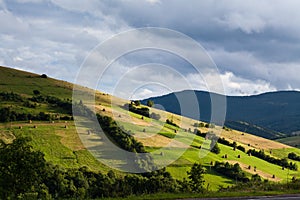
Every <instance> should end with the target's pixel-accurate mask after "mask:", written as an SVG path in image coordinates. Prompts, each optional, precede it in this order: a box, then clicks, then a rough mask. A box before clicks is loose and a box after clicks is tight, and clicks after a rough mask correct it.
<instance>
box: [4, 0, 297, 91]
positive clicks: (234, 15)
mask: <svg viewBox="0 0 300 200" xmlns="http://www.w3.org/2000/svg"><path fill="white" fill-rule="evenodd" d="M299 7H300V2H299V1H296V0H287V1H281V0H272V1H270V0H246V1H239V0H231V1H225V0H201V1H198V0H189V1H181V0H173V1H162V0H120V1H111V0H103V1H98V0H90V1H85V2H84V3H83V2H82V1H79V0H45V1H43V0H11V1H8V0H7V1H3V0H0V25H1V27H2V30H1V33H0V42H1V46H0V64H2V65H10V66H14V67H18V68H22V69H26V70H30V71H34V72H38V73H42V72H44V71H46V72H47V73H49V74H50V75H53V76H55V77H57V78H61V79H67V80H69V81H73V80H74V77H75V74H76V72H77V70H78V69H79V66H80V65H81V63H82V62H83V60H84V58H85V56H86V55H88V54H89V51H90V50H91V49H92V48H93V47H95V46H96V45H97V44H99V43H100V42H103V41H104V40H106V39H108V38H109V37H111V36H112V35H114V34H117V33H119V32H120V31H124V30H129V29H132V28H139V27H147V26H148V27H149V26H158V27H164V28H170V29H174V30H176V31H180V32H182V33H184V34H186V35H188V36H190V37H191V38H193V39H194V40H196V41H198V42H199V43H200V44H201V45H203V46H204V47H205V48H206V50H207V51H208V53H209V54H210V55H211V56H212V58H213V60H214V61H215V62H216V64H217V66H218V67H219V69H220V72H221V75H220V76H221V77H222V78H223V79H224V84H226V85H225V87H226V88H227V89H226V91H227V93H230V94H253V93H260V92H266V91H270V90H282V89H299V88H300V79H299V78H298V76H297V74H298V73H299V71H300V56H299V52H300V25H299V19H300V12H299ZM161 37H163V36H161ZM190 51H191V52H193V50H192V49H191V50H190ZM147 56H148V58H147ZM149 57H151V59H149ZM143 62H144V63H149V62H161V63H162V64H169V65H170V66H173V67H174V68H175V69H180V70H181V71H182V72H183V73H184V74H185V75H186V76H187V77H189V78H191V79H192V80H193V81H194V86H195V89H203V88H201V87H198V88H197V85H201V84H198V82H197V81H198V80H197V78H199V77H197V76H195V75H194V74H193V73H192V71H190V70H189V69H188V68H189V66H188V64H187V63H185V62H183V61H180V60H179V59H178V58H174V57H172V56H164V55H162V54H160V53H149V52H144V54H143V53H140V54H135V55H132V56H130V55H129V56H127V57H126V56H125V57H124V58H123V60H122V59H121V60H120V62H119V64H120V67H123V68H126V66H128V65H134V64H141V63H143ZM123 65H124V66H123ZM28 66H30V68H29V67H28ZM59 69H64V70H59ZM66 71H70V73H66ZM120 71H122V70H120ZM149 73H150V72H149ZM154 76H155V75H154V74H153V77H154ZM207 76H208V77H210V76H212V77H213V76H214V75H207ZM153 79H155V78H153ZM169 81H173V80H172V77H169ZM106 87H109V86H106ZM251 88H253V89H251ZM180 89H182V88H180ZM147 91H148V90H147ZM148 93H149V92H148ZM155 94H157V92H156V93H155Z"/></svg>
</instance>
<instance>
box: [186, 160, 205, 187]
mask: <svg viewBox="0 0 300 200" xmlns="http://www.w3.org/2000/svg"><path fill="white" fill-rule="evenodd" d="M187 174H188V178H189V180H190V181H189V184H190V187H191V189H192V191H194V192H203V191H204V187H203V186H204V182H205V181H204V177H203V175H204V174H205V169H204V168H203V167H202V165H201V164H197V163H194V164H193V166H192V168H191V171H188V172H187Z"/></svg>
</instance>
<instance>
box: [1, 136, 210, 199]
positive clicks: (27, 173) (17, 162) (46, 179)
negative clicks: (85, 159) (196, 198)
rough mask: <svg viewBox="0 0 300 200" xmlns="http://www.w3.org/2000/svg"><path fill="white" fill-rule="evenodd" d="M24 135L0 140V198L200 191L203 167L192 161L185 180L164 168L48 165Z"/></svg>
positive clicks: (82, 197) (83, 196)
mask: <svg viewBox="0 0 300 200" xmlns="http://www.w3.org/2000/svg"><path fill="white" fill-rule="evenodd" d="M29 142H30V140H29V139H28V138H21V137H17V138H16V139H15V140H14V141H13V142H12V143H10V144H6V143H4V142H2V141H1V142H0V154H1V157H0V177H1V178H0V199H19V198H25V199H61V198H63V199H71V198H76V199H87V198H92V199H93V198H102V197H126V196H129V195H143V194H153V193H158V192H159V193H177V192H178V193H179V192H203V191H204V187H203V184H204V180H203V174H204V173H205V169H204V168H203V167H202V166H201V165H200V164H194V165H193V166H192V168H191V170H190V171H189V172H187V173H188V180H183V181H181V180H176V179H174V178H173V177H172V176H171V174H170V173H169V172H167V171H166V169H165V168H163V169H161V170H156V171H152V172H148V173H144V174H122V175H120V174H116V173H115V172H113V171H109V172H108V173H100V172H95V171H90V170H89V169H88V168H87V167H81V168H79V169H65V168H61V167H60V166H57V165H52V164H51V163H49V162H47V161H46V160H45V159H44V154H43V153H41V152H40V151H33V149H32V146H31V145H29Z"/></svg>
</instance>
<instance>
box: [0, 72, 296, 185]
mask: <svg viewBox="0 0 300 200" xmlns="http://www.w3.org/2000/svg"><path fill="white" fill-rule="evenodd" d="M72 89H73V87H72V84H70V83H67V82H64V81H58V80H55V79H51V78H41V76H40V75H36V74H31V73H27V72H22V71H17V70H13V69H9V68H3V67H1V68H0V93H1V92H8V93H10V92H14V93H16V94H18V95H20V96H22V98H24V99H25V100H28V99H30V98H32V97H34V96H35V94H34V93H33V90H38V91H39V92H40V94H41V95H42V96H54V97H56V98H59V99H61V100H64V101H66V102H69V101H70V99H71V98H72ZM82 90H85V91H87V89H86V88H82ZM68 99H69V100H68ZM95 100H96V105H95V109H96V111H97V112H98V113H100V114H101V115H107V116H112V117H113V118H114V120H116V121H117V123H118V125H119V126H123V127H124V129H126V130H128V131H129V130H130V132H131V133H132V135H133V136H134V137H135V138H136V139H137V140H138V141H140V142H142V143H143V144H144V146H146V149H147V150H148V151H149V152H151V153H152V155H153V157H154V158H155V161H156V162H157V163H159V162H160V161H168V160H172V158H176V157H177V156H178V155H180V154H181V153H182V155H181V156H179V158H176V159H174V162H171V164H170V165H169V166H168V167H167V171H169V172H170V173H171V174H172V175H173V176H174V177H175V178H178V179H183V178H187V173H186V171H187V170H189V169H190V168H191V166H192V165H193V163H195V162H197V163H202V164H203V165H204V166H205V167H206V170H207V174H206V175H205V180H206V187H208V188H209V189H211V190H217V189H218V187H219V185H222V186H225V187H226V186H229V185H232V184H235V182H236V180H232V179H229V178H227V177H225V176H223V175H221V174H219V173H217V172H215V171H214V170H213V169H212V167H211V162H213V163H214V162H216V161H224V162H225V161H228V162H230V163H232V164H233V163H239V164H240V166H241V167H242V169H243V170H244V171H245V172H246V174H247V175H248V176H249V177H250V176H251V175H252V174H256V173H257V174H259V175H260V176H262V177H263V178H265V179H268V180H270V181H277V182H278V181H286V178H287V177H288V179H291V178H292V177H293V176H295V177H300V171H299V170H298V171H291V170H286V169H285V170H282V168H281V167H280V166H277V165H274V164H271V163H268V162H266V161H264V160H261V159H258V158H256V157H254V156H248V155H247V154H246V153H244V152H242V151H240V150H235V151H234V150H233V148H232V147H229V146H225V145H222V144H219V147H220V149H221V153H220V154H218V155H217V154H214V153H211V152H208V151H207V150H206V149H205V148H206V147H207V145H209V143H208V144H207V142H208V141H207V140H205V139H204V138H202V137H200V136H196V135H195V134H193V133H192V132H193V131H194V129H195V127H194V124H195V123H199V121H196V120H193V119H189V118H187V117H182V116H179V115H176V114H173V113H169V112H164V111H162V110H157V109H155V108H150V113H156V114H159V115H160V117H161V118H160V119H159V120H154V119H151V118H148V117H145V116H141V115H139V114H136V113H132V112H128V111H127V110H125V109H124V108H123V105H124V104H125V103H128V101H126V100H122V99H119V98H116V97H112V96H110V95H107V94H103V93H101V92H97V93H96V99H95ZM112 100H113V101H112ZM28 101H29V102H30V103H34V102H31V100H28ZM3 107H10V108H11V109H14V110H17V111H19V112H31V113H39V112H41V111H42V112H45V113H50V114H51V113H54V114H59V115H61V116H63V115H67V114H66V113H64V110H62V109H60V108H58V107H57V106H53V105H51V104H49V103H46V102H43V103H38V106H37V107H36V108H29V107H27V106H25V105H24V102H16V101H9V100H8V101H1V103H0V108H3ZM166 119H169V120H172V121H173V123H175V124H177V125H178V126H179V127H180V128H178V127H176V126H173V125H170V124H166V123H165V121H166ZM189 130H190V131H189ZM199 130H200V131H201V132H202V133H205V132H208V131H214V132H218V131H221V135H220V137H224V138H225V139H226V140H228V141H230V142H233V141H235V142H236V143H237V144H238V145H241V146H243V147H244V148H245V149H246V150H247V149H257V150H260V149H261V150H264V151H265V152H266V153H267V154H271V155H272V156H274V157H276V158H286V157H287V154H288V153H289V152H295V153H297V154H298V155H300V150H299V149H296V148H293V147H291V146H288V145H284V144H281V143H278V142H276V141H271V140H267V139H264V138H261V137H257V136H254V135H251V134H247V133H243V132H240V131H235V130H231V129H222V127H215V128H214V129H212V130H211V129H208V128H205V127H201V128H199ZM80 134H82V133H80ZM80 134H78V133H77V131H76V127H75V125H74V123H73V121H72V120H61V119H59V118H58V119H53V120H49V121H39V120H33V121H32V122H31V123H29V121H17V122H6V123H1V124H0V137H1V138H2V139H3V140H5V141H6V142H9V141H11V140H13V139H14V137H15V136H18V135H22V136H28V137H30V138H32V142H31V143H32V145H33V146H34V148H35V149H38V150H41V151H42V152H43V153H44V154H45V158H46V160H48V161H50V162H52V163H54V164H58V165H61V166H63V167H66V168H78V167H80V166H88V167H89V168H90V169H91V170H93V171H101V172H107V171H108V170H109V169H110V168H109V167H107V166H105V165H103V164H101V163H100V162H99V161H97V160H96V159H95V158H94V157H93V156H92V154H91V153H90V152H89V151H87V149H86V148H85V146H86V145H94V144H97V146H99V148H101V142H100V141H101V138H99V136H98V135H97V133H92V134H90V135H87V134H86V133H85V135H80ZM80 137H81V138H83V137H85V138H86V137H89V140H86V141H85V143H84V144H83V142H82V141H81V140H80ZM89 142H90V143H89ZM166 146H168V147H167V148H164V149H161V148H162V147H166ZM200 146H201V147H203V148H202V149H200ZM162 152H163V153H162ZM204 154H207V155H206V156H205V157H201V155H204ZM224 155H227V158H224ZM289 161H291V160H289ZM111 162H118V160H112V161H111ZM293 162H294V161H293ZM297 164H298V166H299V167H300V162H297ZM249 166H251V169H248V167H249ZM254 167H256V171H254ZM273 175H275V178H273V177H272V176H273Z"/></svg>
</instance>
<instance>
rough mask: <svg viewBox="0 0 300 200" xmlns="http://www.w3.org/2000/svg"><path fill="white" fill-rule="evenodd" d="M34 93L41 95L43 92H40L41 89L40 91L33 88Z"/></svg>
mask: <svg viewBox="0 0 300 200" xmlns="http://www.w3.org/2000/svg"><path fill="white" fill-rule="evenodd" d="M33 94H34V95H40V94H41V92H40V91H38V90H33Z"/></svg>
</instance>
